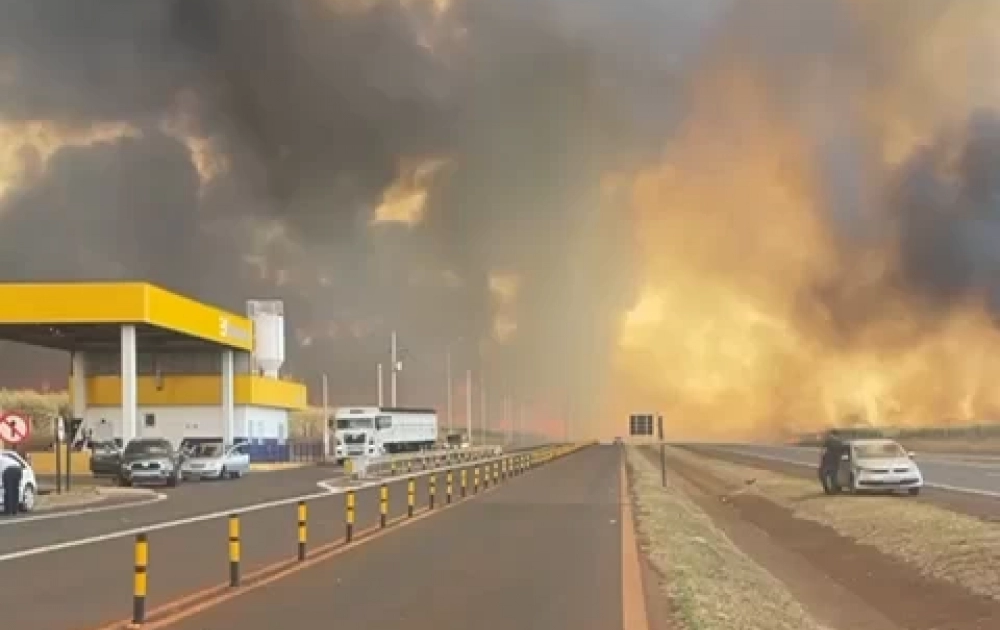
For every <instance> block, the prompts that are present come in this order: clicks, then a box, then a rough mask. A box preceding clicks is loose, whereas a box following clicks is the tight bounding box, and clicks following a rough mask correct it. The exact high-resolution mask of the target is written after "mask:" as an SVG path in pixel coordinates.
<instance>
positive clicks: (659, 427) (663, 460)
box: [656, 416, 667, 488]
mask: <svg viewBox="0 0 1000 630" xmlns="http://www.w3.org/2000/svg"><path fill="white" fill-rule="evenodd" d="M656 432H657V433H658V434H659V437H660V481H661V482H662V483H663V487H664V488H666V487H667V456H666V453H665V452H664V448H663V416H657V418H656Z"/></svg>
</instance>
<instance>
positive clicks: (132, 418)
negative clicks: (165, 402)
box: [121, 324, 140, 444]
mask: <svg viewBox="0 0 1000 630" xmlns="http://www.w3.org/2000/svg"><path fill="white" fill-rule="evenodd" d="M121 332H122V440H123V443H124V444H128V443H129V440H133V439H135V438H137V437H140V435H139V434H140V431H139V422H138V420H139V409H138V400H137V398H138V391H137V387H136V380H137V377H136V351H135V326H133V325H131V324H126V325H123V326H122V331H121Z"/></svg>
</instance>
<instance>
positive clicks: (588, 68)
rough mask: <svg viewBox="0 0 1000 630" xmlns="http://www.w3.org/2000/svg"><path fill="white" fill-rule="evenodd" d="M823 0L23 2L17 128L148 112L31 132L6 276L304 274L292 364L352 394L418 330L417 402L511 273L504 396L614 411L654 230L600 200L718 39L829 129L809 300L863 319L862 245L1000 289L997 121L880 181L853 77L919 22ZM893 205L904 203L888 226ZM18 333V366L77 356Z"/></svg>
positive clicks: (872, 79) (12, 19)
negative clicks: (821, 247)
mask: <svg viewBox="0 0 1000 630" xmlns="http://www.w3.org/2000/svg"><path fill="white" fill-rule="evenodd" d="M367 5H370V6H367ZM821 5H822V6H821ZM821 5H811V4H808V5H807V4H802V5H801V6H798V5H796V7H795V8H794V9H790V8H789V6H788V3H786V2H755V3H746V2H742V3H741V2H731V1H725V0H717V1H711V2H687V1H681V0H623V1H620V2H606V1H602V0H505V1H497V0H454V2H453V6H452V7H451V9H450V10H448V11H447V12H444V13H440V14H439V13H437V12H436V11H435V9H434V3H433V2H431V1H429V0H428V1H427V2H426V3H419V2H406V3H402V2H395V1H393V0H383V1H381V2H357V1H354V0H282V1H275V0H156V1H151V2H150V1H147V2H137V1H134V0H47V1H44V2H38V1H31V0H0V16H2V18H0V124H2V123H6V124H9V125H15V126H16V125H17V124H20V123H27V122H31V121H45V122H46V123H50V124H55V125H57V126H58V127H59V128H61V129H63V130H81V129H87V128H90V127H92V126H94V125H101V124H120V123H127V124H129V125H130V126H131V127H132V128H133V130H134V132H133V133H131V134H129V135H126V136H123V137H118V138H113V139H109V140H105V141H100V142H96V143H92V144H89V145H83V146H66V147H64V148H62V149H60V150H58V151H57V152H56V153H55V154H54V155H53V156H51V158H50V159H48V161H47V162H46V163H45V165H44V168H43V167H42V163H43V161H42V157H43V156H41V155H38V156H32V155H29V154H23V155H22V156H21V157H22V158H23V161H24V165H25V166H26V173H27V174H26V176H25V177H24V178H22V180H21V181H20V183H19V185H18V186H17V187H16V188H15V189H13V190H9V191H7V193H6V195H5V196H4V197H3V199H2V200H0V269H2V272H0V274H2V277H3V278H4V279H32V280H56V279H82V278H142V279H149V280H151V281H154V282H158V283H161V284H164V285H166V286H168V287H170V288H172V289H175V290H178V291H181V292H184V293H188V294H191V295H193V296H195V297H198V298H201V299H204V300H206V301H210V302H215V303H219V304H221V305H223V306H226V307H229V308H232V309H242V308H243V300H245V299H246V298H249V297H272V296H273V297H280V298H283V299H285V301H286V306H287V311H288V314H289V323H290V326H291V327H292V328H293V329H294V330H295V334H294V336H293V339H292V343H291V344H290V352H291V361H290V365H289V367H290V369H291V370H292V371H293V372H294V373H295V374H297V375H299V376H302V377H305V378H307V379H308V380H309V382H310V383H311V384H313V385H315V384H316V382H317V377H318V375H319V374H320V373H322V372H327V373H329V374H330V376H331V383H332V388H333V394H334V397H335V399H337V400H341V401H344V400H354V401H357V400H371V399H372V398H373V397H374V380H375V379H374V373H375V367H374V366H375V363H376V362H377V361H378V360H379V359H382V358H385V356H386V355H385V353H387V351H388V339H389V332H390V331H391V330H392V329H397V330H399V332H400V339H401V341H402V343H403V346H404V347H405V349H406V353H405V354H404V357H405V359H406V365H407V367H406V373H405V375H404V378H403V381H402V391H403V394H404V401H406V402H413V403H417V402H422V403H429V404H442V400H441V398H442V394H443V391H444V384H443V371H444V369H443V363H444V360H443V353H444V348H445V346H446V345H448V344H449V343H450V342H454V341H455V340H456V339H459V338H463V339H465V340H466V342H465V343H463V344H457V345H454V348H455V352H456V362H455V363H456V368H457V369H459V370H463V369H464V368H465V367H466V366H467V365H473V366H474V367H478V363H477V359H476V357H475V355H476V354H477V345H478V344H477V343H476V341H478V340H480V339H483V338H486V337H488V336H489V335H490V331H491V327H492V317H493V311H494V305H493V301H492V297H491V296H490V294H489V291H488V288H487V286H488V282H487V279H488V276H489V274H490V273H491V272H495V271H501V272H508V273H513V274H517V275H519V276H520V277H521V279H522V283H521V292H520V295H519V297H518V303H517V306H516V310H515V313H514V315H515V317H516V320H517V323H518V331H517V335H516V337H515V339H514V341H513V342H511V343H509V344H507V345H505V346H502V347H501V348H500V349H499V350H497V349H496V348H492V349H490V348H487V350H488V352H489V354H490V356H491V359H490V361H489V363H488V371H489V372H490V383H491V387H492V389H493V391H494V393H498V392H499V391H500V390H509V391H516V392H518V393H519V394H520V396H521V397H522V398H529V397H535V398H539V399H544V400H545V401H546V403H547V404H548V406H549V407H550V408H558V407H560V406H562V403H563V402H564V399H565V398H574V399H577V405H576V406H577V408H579V407H587V408H590V409H597V408H598V407H597V406H596V402H597V398H598V397H599V395H600V394H601V389H602V384H603V383H604V381H605V378H604V377H605V376H606V371H607V369H608V367H609V364H610V360H609V356H608V353H609V350H610V348H611V346H612V345H613V340H612V335H613V333H614V331H615V327H616V323H617V320H618V318H619V317H620V315H621V313H622V312H623V310H624V309H626V308H627V307H628V306H629V304H630V303H631V302H632V298H633V293H634V289H635V287H634V286H633V283H634V273H633V272H634V269H633V265H634V261H633V256H632V253H631V235H630V234H631V230H632V229H633V227H634V226H632V225H631V224H630V223H629V220H628V214H627V213H626V212H623V211H621V210H618V211H615V209H609V207H608V206H607V205H606V204H604V203H602V196H601V192H600V188H601V179H602V177H603V176H605V175H607V174H608V173H610V172H622V171H626V172H627V171H628V169H630V168H632V167H634V166H636V165H637V164H643V163H647V162H649V161H651V160H652V159H655V156H656V155H657V154H658V152H659V151H660V150H661V149H662V148H663V146H664V145H665V144H666V143H667V142H668V141H669V138H670V134H671V132H672V130H673V129H674V127H675V125H676V124H677V123H678V122H683V121H684V119H685V115H686V113H687V112H685V106H686V105H687V104H689V103H690V102H691V99H690V98H689V97H690V96H691V94H690V90H689V88H690V87H691V86H692V85H694V86H697V80H696V79H697V78H698V76H697V74H698V73H702V72H706V71H712V70H713V68H714V65H715V64H716V62H717V61H718V60H720V59H721V60H724V61H725V62H726V63H730V64H736V65H739V67H740V68H741V71H746V72H747V73H748V76H753V77H755V78H756V79H758V80H759V81H760V83H761V84H763V85H765V86H766V88H767V90H768V93H769V95H770V98H771V100H772V101H773V103H772V104H773V105H775V109H776V111H778V112H781V113H783V114H784V115H786V116H787V117H788V118H789V119H790V120H794V121H796V122H797V123H798V124H799V125H800V127H801V130H802V134H803V136H805V137H808V138H809V139H811V140H812V141H814V144H815V147H814V148H815V153H816V155H815V156H812V157H816V162H817V164H818V166H817V168H818V169H819V170H820V171H821V173H820V179H821V180H822V181H823V182H824V185H825V187H826V188H825V189H824V191H823V194H825V196H826V198H827V206H828V207H827V208H826V210H827V211H828V214H829V218H830V227H831V230H836V231H837V233H838V234H840V235H842V236H843V239H844V242H845V246H844V251H845V269H846V270H847V271H845V273H844V274H842V275H841V276H840V277H838V278H836V279H835V280H834V281H833V282H832V283H831V286H830V287H820V288H818V289H817V293H818V295H817V296H809V298H810V300H812V301H814V302H815V301H817V300H816V298H817V297H818V301H819V302H820V303H821V304H822V305H823V306H824V307H825V308H827V309H829V310H830V311H831V313H833V317H835V318H836V319H840V320H843V321H844V327H845V329H855V328H863V325H864V322H865V317H864V312H865V310H866V308H867V307H866V304H865V300H864V299H863V295H864V294H863V293H861V294H859V293H858V292H857V291H855V290H854V288H856V287H855V284H854V283H853V281H852V274H851V273H850V270H851V264H852V263H851V255H852V254H853V253H855V252H863V251H864V249H865V248H866V247H876V248H885V247H892V248H894V249H895V250H897V251H899V261H898V265H897V267H898V268H897V269H895V270H894V272H895V273H897V274H898V276H899V277H898V278H895V279H893V282H892V284H893V286H895V287H901V290H905V291H907V292H914V291H917V292H919V293H921V294H923V295H926V296H927V302H928V305H930V306H934V307H935V308H944V309H946V308H947V307H948V305H950V304H953V303H956V302H957V301H960V300H961V299H964V298H965V297H967V296H968V295H970V294H971V293H983V292H985V293H988V294H991V295H996V281H995V278H996V277H997V271H998V270H1000V261H998V258H997V255H996V254H995V252H996V251H997V248H995V247H994V243H996V242H997V240H996V239H997V231H998V230H997V228H996V225H997V218H996V207H997V203H996V199H997V193H996V181H997V180H996V173H997V169H998V168H1000V165H998V164H997V156H998V155H1000V149H997V146H998V145H1000V133H998V132H997V129H998V128H1000V125H998V123H997V120H996V118H995V116H994V115H993V114H991V113H988V112H985V113H981V114H979V115H977V116H975V117H974V118H973V119H972V120H971V122H970V124H969V125H968V128H967V129H966V130H965V131H963V132H960V133H956V134H950V135H947V134H946V135H944V136H942V138H941V139H940V141H939V142H938V143H937V144H936V145H934V146H929V147H928V148H927V149H926V150H925V151H923V152H920V153H918V154H917V155H915V156H914V157H913V159H912V160H911V161H910V162H908V163H907V164H906V165H905V166H904V168H903V169H902V170H901V172H900V173H894V174H890V175H889V177H890V179H892V182H891V184H890V185H889V186H888V187H884V186H883V185H882V184H883V183H882V182H873V181H872V177H873V173H874V172H878V174H879V175H880V176H882V175H885V174H884V173H881V172H879V171H880V167H881V165H880V164H873V163H872V160H873V156H874V155H876V145H877V144H878V142H877V140H878V139H879V138H880V137H881V136H880V134H882V133H883V130H881V129H879V128H877V127H875V126H870V125H866V124H864V123H862V122H861V121H860V120H859V119H858V112H857V109H856V107H855V106H856V103H857V99H856V98H854V96H856V95H864V94H867V93H869V92H875V91H877V89H878V86H879V85H880V84H881V83H882V82H888V81H891V80H893V78H894V76H895V74H896V73H897V71H898V66H897V62H898V61H899V60H898V58H897V57H898V56H900V55H904V54H905V53H904V52H900V51H905V50H907V49H908V48H907V41H906V38H907V37H912V38H917V39H919V38H920V37H921V36H922V34H923V33H922V31H921V29H919V28H908V29H902V28H900V29H899V33H900V34H899V35H898V36H896V35H893V36H889V35H888V31H885V30H884V29H882V28H881V27H878V26H877V25H876V26H872V25H871V24H866V23H863V22H862V21H859V20H857V19H856V18H855V17H854V16H855V13H854V12H852V11H849V10H847V9H846V8H845V7H846V6H847V5H846V4H845V3H821ZM359 7H364V8H359ZM889 13H891V12H889ZM920 15H921V19H925V20H926V21H927V23H928V24H931V23H933V20H932V19H931V17H933V16H930V14H925V13H921V14H920ZM929 16H930V17H929ZM914 20H916V18H914ZM911 43H913V42H911ZM736 65H734V67H736ZM715 107H717V108H718V114H719V120H720V124H723V123H724V122H725V121H726V120H734V119H738V118H739V116H738V115H737V114H738V112H737V113H734V112H733V111H732V110H731V108H730V107H729V106H728V105H727V102H726V101H725V99H724V98H722V99H721V100H720V102H718V103H717V104H716V105H715ZM702 114H704V113H702ZM165 121H170V123H171V125H170V126H168V127H165V126H164V122H165ZM176 129H182V130H183V131H184V132H185V134H186V135H189V136H196V137H199V138H202V139H207V140H208V141H209V142H210V143H211V145H212V146H213V147H214V148H215V150H216V151H217V152H219V153H220V154H221V155H223V156H224V157H225V161H226V165H227V169H226V170H225V171H224V173H223V174H222V175H219V176H218V177H216V178H214V179H212V180H211V182H210V183H208V184H202V182H201V180H200V178H199V172H198V168H197V164H195V162H194V160H193V159H192V153H191V151H190V148H189V147H188V146H187V145H186V144H185V143H184V142H182V141H181V140H179V139H178V135H177V134H176V133H168V131H170V130H176ZM720 133H724V130H722V131H720ZM956 153H958V154H961V155H963V156H964V157H963V158H962V159H961V160H959V161H958V163H956V162H955V161H954V160H953V159H952V156H954V155H955V154H956ZM427 157H436V158H446V159H447V160H448V165H447V167H446V168H445V169H444V170H443V175H441V176H440V177H439V178H438V179H435V180H434V184H433V186H432V187H431V189H430V197H429V201H428V205H427V214H426V216H425V217H424V220H423V221H422V222H421V223H420V224H419V225H417V226H415V227H412V228H411V227H407V226H401V225H395V224H385V225H378V226H372V225H370V221H371V219H372V216H373V210H374V208H375V206H377V205H378V203H379V201H380V199H381V195H382V192H383V191H384V190H385V189H386V188H387V187H388V186H389V185H390V184H391V183H392V182H393V181H394V180H395V179H396V178H397V176H398V174H399V168H400V163H401V160H405V159H412V158H427ZM32 165H34V166H32ZM724 183H725V182H724V177H722V178H721V179H720V185H724ZM884 189H888V190H890V191H891V194H888V195H887V196H872V195H870V194H865V193H867V192H870V191H872V190H878V191H881V190H884ZM748 201H752V200H748ZM871 204H876V205H877V206H879V211H878V212H875V213H872V212H869V210H870V206H871ZM622 205H626V204H622ZM885 209H888V210H889V212H885V211H883V210H885ZM873 214H874V215H877V216H879V217H880V218H881V219H884V218H885V217H886V216H887V215H889V216H891V217H892V220H893V224H892V226H891V227H890V228H888V229H885V228H884V226H882V225H879V226H876V227H874V228H873V227H872V226H871V225H869V224H868V221H869V219H868V218H867V217H870V216H872V215H873ZM845 278H846V279H847V281H846V282H845V280H844V279H845ZM884 286H885V285H884V284H879V285H877V286H876V287H875V288H874V290H880V289H881V288H882V287H884ZM859 295H862V298H860V301H859V297H858V296H859ZM859 313H860V315H859ZM4 352H5V357H9V358H7V359H6V360H5V361H4V365H5V366H13V367H8V368H6V372H5V373H4V374H2V375H0V376H2V379H0V380H2V382H3V383H5V384H27V385H32V384H37V383H38V382H39V381H40V380H43V379H44V380H49V381H58V378H59V377H60V375H61V373H62V371H63V370H64V367H65V363H64V362H63V361H64V360H62V359H59V358H58V357H57V358H52V357H50V356H48V355H40V354H37V353H24V352H21V351H15V350H13V349H10V348H6V349H5V350H4ZM15 352H17V353H16V354H12V353H15ZM678 369H682V366H678ZM561 399H563V400H561ZM492 400H493V402H494V403H495V404H498V403H499V396H493V397H492Z"/></svg>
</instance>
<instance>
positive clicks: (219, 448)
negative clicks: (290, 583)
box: [181, 440, 250, 479]
mask: <svg viewBox="0 0 1000 630" xmlns="http://www.w3.org/2000/svg"><path fill="white" fill-rule="evenodd" d="M248 472H250V452H249V450H248V447H247V445H246V444H232V445H230V446H226V445H225V444H224V443H223V442H222V441H221V440H220V441H218V442H203V443H201V444H198V445H196V446H193V447H192V448H191V450H190V451H188V457H187V459H185V460H184V463H183V464H182V466H181V474H182V475H183V477H184V478H185V479H236V478H239V477H242V476H243V475H245V474H247V473H248Z"/></svg>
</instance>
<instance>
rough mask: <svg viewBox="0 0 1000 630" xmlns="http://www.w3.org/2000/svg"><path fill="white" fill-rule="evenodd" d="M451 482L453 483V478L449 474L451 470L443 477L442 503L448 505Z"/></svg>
mask: <svg viewBox="0 0 1000 630" xmlns="http://www.w3.org/2000/svg"><path fill="white" fill-rule="evenodd" d="M452 481H454V478H453V475H452V473H451V470H449V471H448V474H447V475H446V477H445V489H444V502H445V503H448V504H451V490H452Z"/></svg>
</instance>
